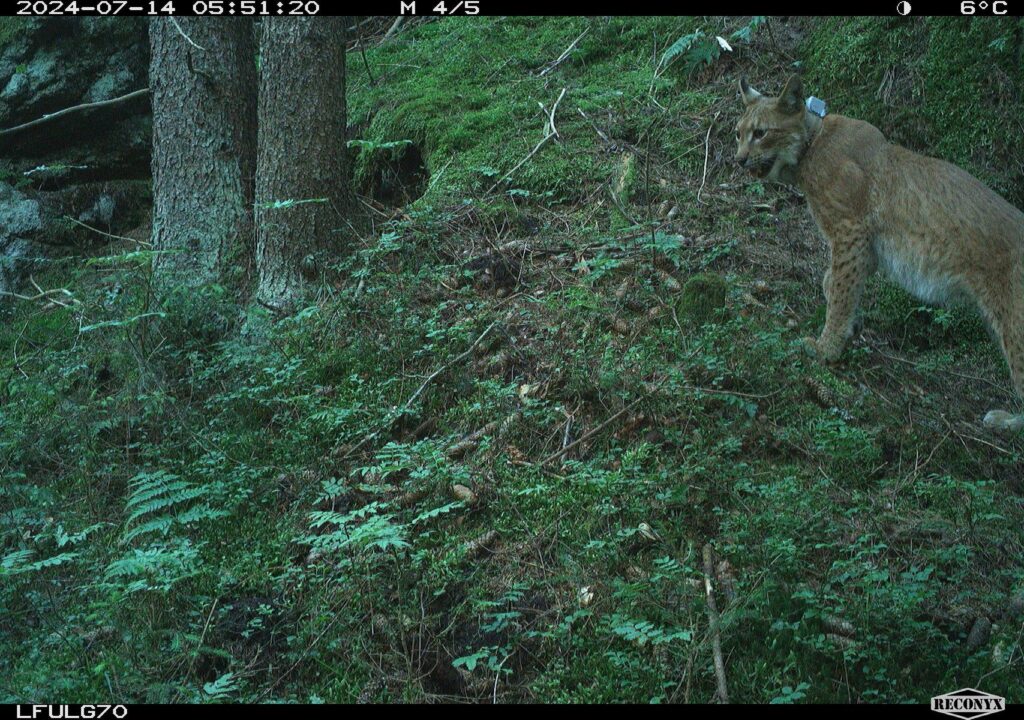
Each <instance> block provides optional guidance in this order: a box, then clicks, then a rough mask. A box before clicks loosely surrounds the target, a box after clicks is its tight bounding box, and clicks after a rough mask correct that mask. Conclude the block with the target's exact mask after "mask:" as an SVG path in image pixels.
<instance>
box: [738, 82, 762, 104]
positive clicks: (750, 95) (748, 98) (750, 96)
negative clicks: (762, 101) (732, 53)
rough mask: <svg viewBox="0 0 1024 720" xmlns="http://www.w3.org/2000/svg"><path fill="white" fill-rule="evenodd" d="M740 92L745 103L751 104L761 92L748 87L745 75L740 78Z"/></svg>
mask: <svg viewBox="0 0 1024 720" xmlns="http://www.w3.org/2000/svg"><path fill="white" fill-rule="evenodd" d="M740 94H741V95H742V96H743V102H744V103H746V104H747V105H752V104H753V103H755V102H757V100H758V98H760V97H761V93H759V92H758V91H757V90H755V89H754V88H752V87H750V85H749V84H748V83H747V79H746V78H745V77H741V78H740Z"/></svg>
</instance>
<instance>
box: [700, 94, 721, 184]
mask: <svg viewBox="0 0 1024 720" xmlns="http://www.w3.org/2000/svg"><path fill="white" fill-rule="evenodd" d="M718 115H719V114H718V113H715V116H714V117H713V118H711V122H710V124H708V134H707V135H705V136H704V173H703V174H702V175H701V176H700V189H698V190H697V202H700V194H701V193H702V192H704V183H705V182H707V179H708V154H709V151H710V149H711V129H712V128H713V127H715V120H717V119H718Z"/></svg>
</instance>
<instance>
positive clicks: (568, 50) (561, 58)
mask: <svg viewBox="0 0 1024 720" xmlns="http://www.w3.org/2000/svg"><path fill="white" fill-rule="evenodd" d="M588 32H590V28H587V29H586V30H584V31H583V32H581V33H580V35H579V37H577V38H576V39H575V40H573V41H572V44H571V45H569V47H567V48H566V49H565V52H563V53H562V54H561V55H559V56H558V59H557V60H555V61H554V62H553V63H551V64H550V65H548V66H547V67H546V68H544V69H543V70H541V71H540V76H541V77H544V76H545V75H547V74H548V73H549V72H551V71H552V70H554V69H555V68H556V67H558V66H559V65H561V64H562V63H563V62H565V59H566V58H567V57H569V53H571V52H572V51H573V48H575V47H576V44H577V43H578V42H579V41H580V40H582V39H583V36H584V35H586V34H587V33H588Z"/></svg>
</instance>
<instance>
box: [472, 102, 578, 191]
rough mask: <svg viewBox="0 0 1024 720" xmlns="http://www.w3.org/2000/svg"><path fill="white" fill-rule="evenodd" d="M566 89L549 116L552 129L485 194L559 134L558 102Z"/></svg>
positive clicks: (506, 178) (510, 175)
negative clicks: (556, 117)
mask: <svg viewBox="0 0 1024 720" xmlns="http://www.w3.org/2000/svg"><path fill="white" fill-rule="evenodd" d="M566 89H567V88H562V92H561V94H560V95H559V96H558V99H557V100H555V104H554V105H553V106H552V107H551V115H549V116H548V123H549V124H550V126H551V131H550V132H549V133H547V134H546V135H545V136H544V139H543V140H541V141H540V142H539V143H537V145H536V147H534V148H533V150H531V151H530V154H529V155H527V156H526V157H524V158H523V159H522V160H520V161H519V162H518V163H516V166H515V167H514V168H512V169H511V170H509V171H508V172H507V173H505V174H504V175H503V176H502V177H501V179H500V180H498V181H497V182H495V183H494V184H493V185H491V186H490V187H489V188H488V189H487V192H486V193H484V194H485V195H490V194H491V193H492V192H494V189H495V188H496V187H498V186H499V185H501V184H502V183H503V182H505V181H506V180H508V179H509V178H510V177H512V175H513V174H514V173H515V171H516V170H518V169H519V168H521V167H522V166H523V165H525V164H526V163H527V161H528V160H529V159H530V158H532V157H533V156H534V155H536V154H537V151H538V150H540V149H541V148H542V147H543V146H544V144H545V143H546V142H547V141H548V140H550V139H551V138H553V137H555V136H556V135H557V134H558V131H557V130H555V111H556V110H557V109H558V103H560V102H562V97H563V96H564V95H565V91H566Z"/></svg>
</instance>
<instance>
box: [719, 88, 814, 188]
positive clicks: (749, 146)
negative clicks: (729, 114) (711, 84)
mask: <svg viewBox="0 0 1024 720" xmlns="http://www.w3.org/2000/svg"><path fill="white" fill-rule="evenodd" d="M740 94H741V95H742V97H743V104H744V105H745V106H746V112H744V113H743V117H742V118H740V121H739V123H737V124H736V142H737V148H736V162H738V163H739V164H740V165H742V166H743V167H747V168H749V169H750V172H751V173H752V174H753V175H754V176H756V177H759V178H763V177H767V178H768V179H770V180H778V179H779V172H780V171H782V170H783V169H785V168H787V167H791V166H795V165H796V164H797V163H798V162H799V160H800V151H801V149H802V148H803V146H804V143H805V141H806V139H807V128H806V126H805V123H804V115H805V113H806V110H805V108H804V91H803V84H802V83H801V81H800V77H799V76H798V75H794V76H792V77H791V78H790V79H789V82H787V83H786V87H785V88H783V90H782V93H781V94H780V95H779V96H778V97H775V98H771V97H765V96H764V95H762V94H761V93H759V92H758V91H757V90H755V89H754V88H752V87H750V85H748V84H747V79H746V78H741V79H740Z"/></svg>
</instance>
